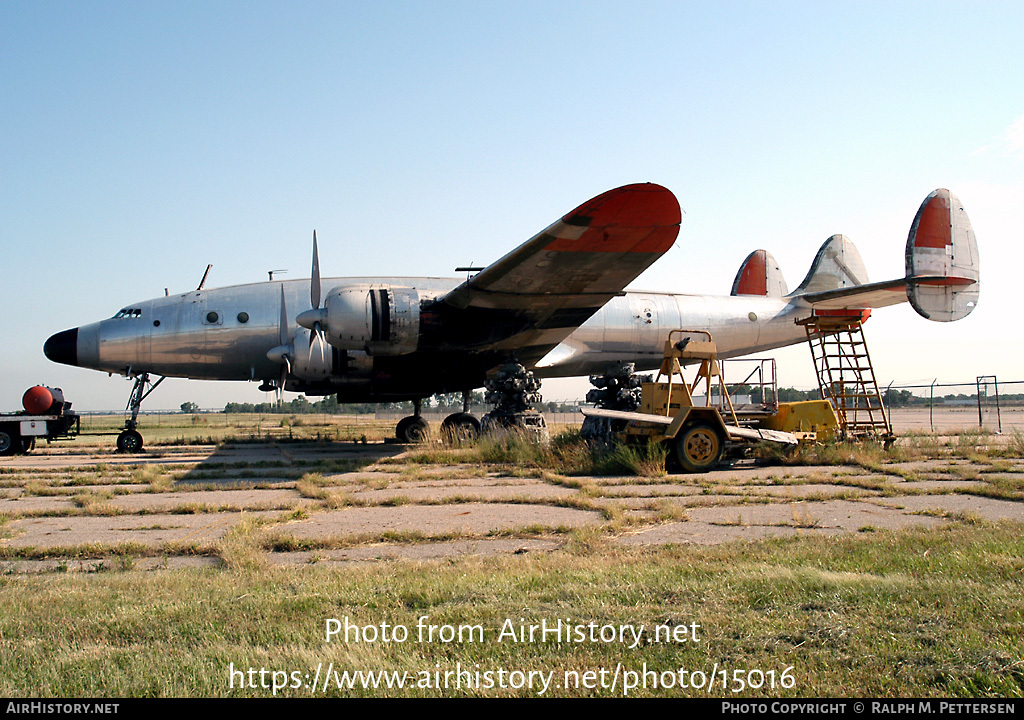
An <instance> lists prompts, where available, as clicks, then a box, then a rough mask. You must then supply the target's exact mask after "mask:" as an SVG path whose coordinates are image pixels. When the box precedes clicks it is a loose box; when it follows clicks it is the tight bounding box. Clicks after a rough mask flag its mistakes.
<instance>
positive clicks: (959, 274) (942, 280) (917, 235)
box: [907, 188, 981, 322]
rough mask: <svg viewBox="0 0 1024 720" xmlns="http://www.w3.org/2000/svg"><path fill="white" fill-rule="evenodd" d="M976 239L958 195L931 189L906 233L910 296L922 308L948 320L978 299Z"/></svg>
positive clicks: (966, 310) (967, 311)
mask: <svg viewBox="0 0 1024 720" xmlns="http://www.w3.org/2000/svg"><path fill="white" fill-rule="evenodd" d="M979 277H980V276H979V273H978V244H977V242H976V241H975V239H974V229H973V228H972V227H971V221H970V219H969V218H968V217H967V213H966V212H965V211H964V207H963V205H962V204H961V203H960V200H959V199H958V198H957V196H956V195H954V194H953V193H951V192H950V191H949V190H946V189H944V188H943V189H939V190H935V191H933V192H932V193H931V194H929V195H928V197H927V198H925V201H924V202H923V203H921V207H920V209H918V211H917V216H916V217H915V218H914V223H913V224H912V225H911V226H910V234H909V235H908V237H907V278H908V283H907V297H908V298H909V299H910V304H911V305H913V306H914V309H915V310H917V312H918V314H919V315H921V316H923V317H926V318H928V319H929V320H938V321H940V322H950V321H953V320H959V319H961V318H963V317H967V316H968V315H969V314H970V313H971V311H972V310H974V308H975V307H976V306H977V304H978V295H979V294H980V289H981V287H980V283H979Z"/></svg>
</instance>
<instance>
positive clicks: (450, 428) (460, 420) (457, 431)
mask: <svg viewBox="0 0 1024 720" xmlns="http://www.w3.org/2000/svg"><path fill="white" fill-rule="evenodd" d="M441 435H442V436H444V439H445V440H448V441H449V442H456V443H457V442H462V441H464V440H475V439H476V438H477V437H479V436H480V421H479V420H477V419H476V418H475V417H473V416H472V415H471V414H469V413H454V414H452V415H449V416H448V417H446V418H445V419H444V422H443V423H441Z"/></svg>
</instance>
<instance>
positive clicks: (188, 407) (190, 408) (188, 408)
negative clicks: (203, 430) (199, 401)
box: [181, 402, 199, 415]
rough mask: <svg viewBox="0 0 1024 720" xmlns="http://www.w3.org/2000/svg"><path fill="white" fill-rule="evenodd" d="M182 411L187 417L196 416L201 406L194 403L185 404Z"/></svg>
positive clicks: (182, 405)
mask: <svg viewBox="0 0 1024 720" xmlns="http://www.w3.org/2000/svg"><path fill="white" fill-rule="evenodd" d="M181 411H182V412H183V413H185V414H186V415H195V414H196V413H197V412H199V406H198V405H196V404H195V403H194V402H183V403H182V404H181Z"/></svg>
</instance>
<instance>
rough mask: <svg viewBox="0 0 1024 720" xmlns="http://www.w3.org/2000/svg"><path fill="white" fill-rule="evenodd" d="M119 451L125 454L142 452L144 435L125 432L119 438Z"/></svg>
mask: <svg viewBox="0 0 1024 720" xmlns="http://www.w3.org/2000/svg"><path fill="white" fill-rule="evenodd" d="M117 451H118V452H123V453H137V452H142V435H141V434H140V433H138V432H136V431H135V430H125V431H123V432H122V433H121V434H120V435H118V436H117Z"/></svg>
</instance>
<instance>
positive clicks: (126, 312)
mask: <svg viewBox="0 0 1024 720" xmlns="http://www.w3.org/2000/svg"><path fill="white" fill-rule="evenodd" d="M139 317H142V309H141V308H121V309H120V310H118V311H117V315H115V316H114V319H115V320H117V319H119V318H139Z"/></svg>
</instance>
